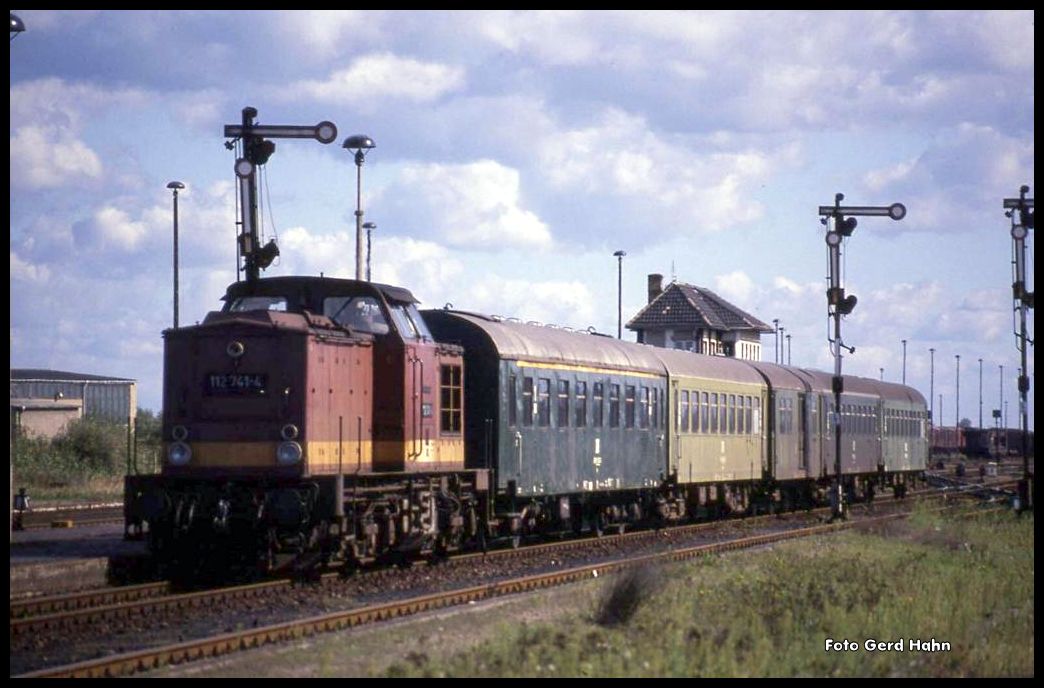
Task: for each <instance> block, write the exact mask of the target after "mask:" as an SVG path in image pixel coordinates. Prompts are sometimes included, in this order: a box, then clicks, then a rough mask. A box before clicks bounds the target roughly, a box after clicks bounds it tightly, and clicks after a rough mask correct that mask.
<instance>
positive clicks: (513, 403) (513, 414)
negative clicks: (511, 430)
mask: <svg viewBox="0 0 1044 688" xmlns="http://www.w3.org/2000/svg"><path fill="white" fill-rule="evenodd" d="M517 386H518V381H517V380H516V378H515V376H514V375H508V390H507V392H508V399H507V405H508V425H510V426H511V427H515V426H516V425H518V397H517V395H518V391H517V390H516V389H515V388H516V387H517Z"/></svg>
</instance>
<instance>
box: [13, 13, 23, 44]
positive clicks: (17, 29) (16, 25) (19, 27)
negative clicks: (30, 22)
mask: <svg viewBox="0 0 1044 688" xmlns="http://www.w3.org/2000/svg"><path fill="white" fill-rule="evenodd" d="M23 31H25V22H23V21H22V20H21V19H20V18H19V17H18V15H16V14H14V13H13V12H12V13H11V40H12V41H13V40H14V39H16V38H18V35H19V34H20V33H22V32H23Z"/></svg>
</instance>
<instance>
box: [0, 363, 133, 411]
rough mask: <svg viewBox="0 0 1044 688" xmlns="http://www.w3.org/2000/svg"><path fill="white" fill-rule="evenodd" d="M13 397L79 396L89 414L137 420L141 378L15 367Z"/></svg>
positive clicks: (73, 398)
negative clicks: (136, 379) (138, 379)
mask: <svg viewBox="0 0 1044 688" xmlns="http://www.w3.org/2000/svg"><path fill="white" fill-rule="evenodd" d="M11 399H20V400H26V399H50V400H52V401H59V400H64V401H65V402H66V403H68V402H69V401H70V400H79V401H80V402H81V405H82V409H83V410H82V414H83V417H85V418H101V419H105V420H108V421H112V422H114V423H127V422H128V421H129V422H131V423H133V422H134V417H135V416H136V415H137V412H138V390H137V382H136V381H135V380H130V379H127V378H118V377H107V376H104V375H89V374H87V373H69V372H65V371H61V370H43V369H37V368H12V369H11Z"/></svg>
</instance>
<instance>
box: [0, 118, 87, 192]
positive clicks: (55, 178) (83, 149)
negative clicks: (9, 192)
mask: <svg viewBox="0 0 1044 688" xmlns="http://www.w3.org/2000/svg"><path fill="white" fill-rule="evenodd" d="M101 175H102V164H101V160H100V159H99V158H98V155H97V154H96V153H95V152H94V151H93V150H91V149H90V148H89V147H88V146H87V145H86V144H85V143H83V142H82V141H80V140H78V139H76V138H74V137H73V136H72V135H71V134H70V133H69V132H68V131H65V130H62V129H60V128H55V127H49V128H45V127H38V126H25V127H20V128H18V129H17V130H16V131H15V134H14V136H12V137H11V184H12V185H13V186H16V187H23V188H29V189H48V188H57V187H61V186H67V185H70V186H83V184H84V182H85V181H86V180H93V179H98V178H100V177H101Z"/></svg>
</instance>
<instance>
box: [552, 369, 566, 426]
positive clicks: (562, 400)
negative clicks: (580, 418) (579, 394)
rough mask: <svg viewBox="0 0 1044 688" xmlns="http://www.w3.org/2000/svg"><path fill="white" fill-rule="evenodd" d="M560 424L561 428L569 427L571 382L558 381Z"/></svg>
mask: <svg viewBox="0 0 1044 688" xmlns="http://www.w3.org/2000/svg"><path fill="white" fill-rule="evenodd" d="M555 422H557V423H558V427H560V428H568V427H569V380H559V381H558V420H557V421H555Z"/></svg>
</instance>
